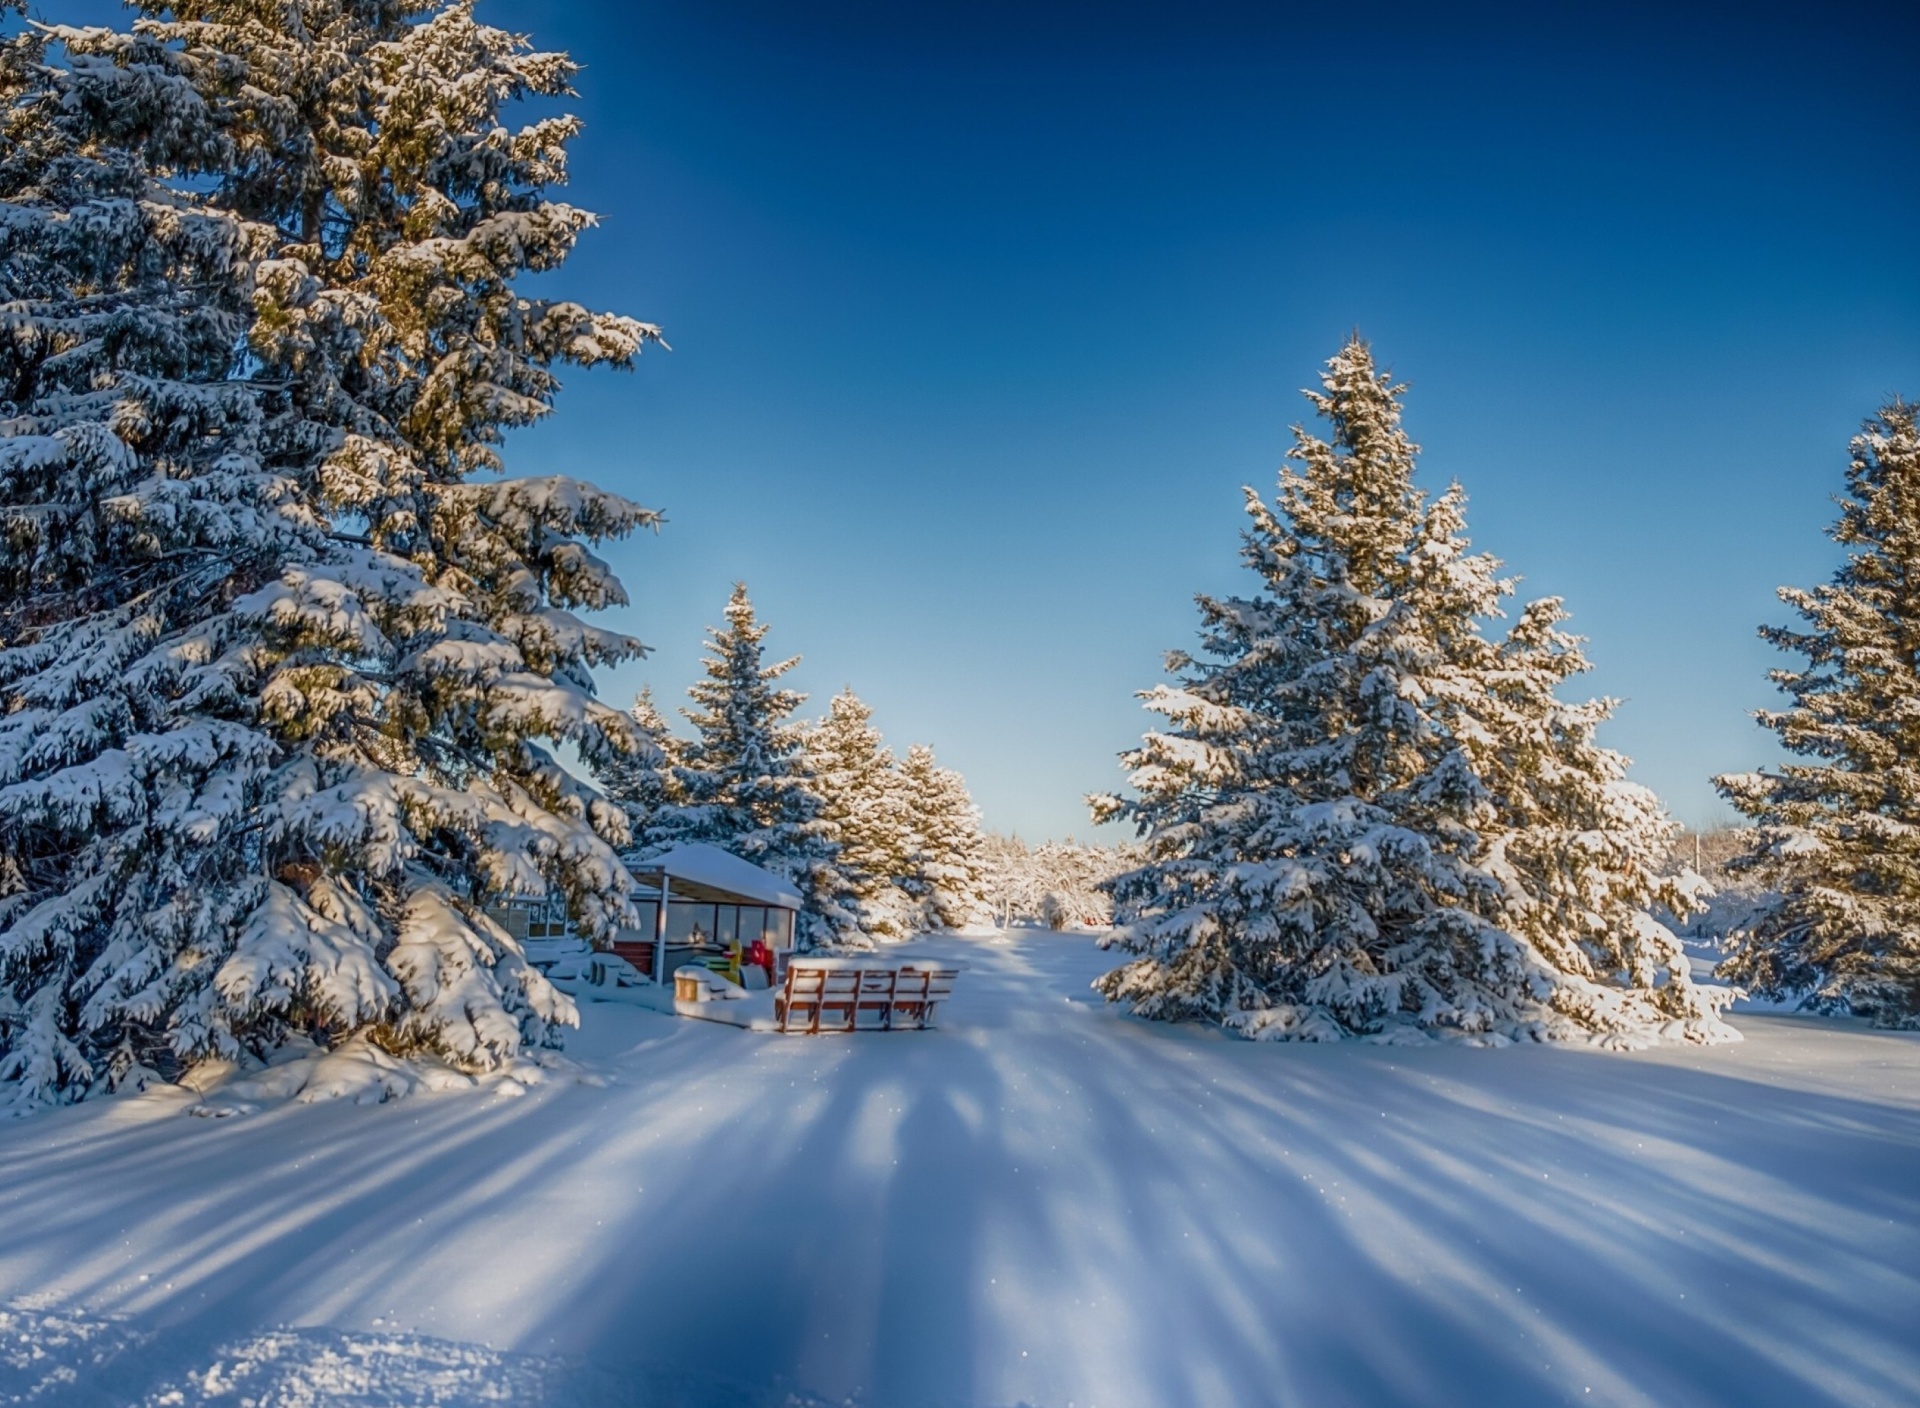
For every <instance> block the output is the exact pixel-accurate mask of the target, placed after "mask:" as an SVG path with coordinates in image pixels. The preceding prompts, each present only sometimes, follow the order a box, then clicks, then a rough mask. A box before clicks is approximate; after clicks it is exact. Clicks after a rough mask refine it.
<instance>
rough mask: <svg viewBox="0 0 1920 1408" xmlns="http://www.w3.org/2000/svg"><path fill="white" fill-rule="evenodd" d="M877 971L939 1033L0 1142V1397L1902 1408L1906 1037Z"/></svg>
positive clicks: (34, 1129) (759, 1042)
mask: <svg viewBox="0 0 1920 1408" xmlns="http://www.w3.org/2000/svg"><path fill="white" fill-rule="evenodd" d="M907 951H909V950H896V951H895V952H901V953H904V952H907ZM910 951H912V952H914V953H916V954H923V955H932V954H937V955H939V956H941V957H945V958H958V959H960V960H961V961H963V962H965V963H966V964H967V972H966V973H965V974H964V975H963V976H962V979H961V982H960V988H959V993H958V996H957V997H956V998H955V1000H954V1002H953V1004H952V1006H951V1008H950V1009H949V1012H948V1014H947V1020H946V1023H945V1028H944V1030H940V1031H935V1032H930V1033H906V1034H900V1035H893V1036H888V1035H878V1034H876V1035H862V1036H857V1037H851V1038H848V1037H839V1038H824V1037H823V1038H815V1039H806V1038H797V1037H777V1036H763V1035H756V1034H751V1033H748V1032H744V1031H739V1030H735V1029H733V1028H729V1027H723V1026H718V1025H714V1024H711V1023H706V1022H690V1021H684V1020H679V1019H676V1018H673V1017H669V1016H665V1015H662V1014H659V1013H656V1012H653V1011H649V1010H646V1009H644V1008H640V1007H635V1006H616V1005H610V1004H609V1005H591V1004H589V1005H585V1006H584V1011H583V1020H584V1023H585V1027H584V1030H583V1031H582V1032H580V1033H578V1034H577V1035H576V1036H575V1037H574V1039H573V1041H572V1043H571V1053H572V1055H574V1056H575V1057H576V1058H577V1059H579V1060H580V1061H581V1062H582V1063H584V1064H585V1065H586V1066H587V1067H588V1068H589V1069H590V1070H592V1071H595V1072H598V1073H601V1074H605V1075H608V1076H610V1077H611V1083H610V1084H606V1085H601V1086H592V1085H586V1084H581V1083H579V1082H578V1081H567V1080H559V1079H556V1080H555V1081H553V1082H550V1083H548V1084H546V1085H542V1086H538V1087H535V1088H533V1089H532V1090H530V1091H528V1092H527V1093H524V1094H521V1095H518V1096H508V1095H505V1094H502V1093H500V1092H498V1091H496V1092H493V1093H472V1092H469V1093H463V1094H419V1095H415V1096H412V1097H410V1098H408V1099H406V1100H402V1101H399V1102H397V1103H394V1104H391V1105H384V1106H377V1107H365V1106H356V1105H350V1104H345V1103H329V1104H322V1105H305V1106H281V1107H269V1108H266V1109H263V1110H262V1111H261V1112H260V1113H257V1114H252V1115H242V1116H239V1117H236V1118H232V1119H226V1120H204V1119H186V1118H182V1116H181V1108H182V1106H181V1101H180V1098H179V1097H177V1096H143V1097H139V1098H135V1099H128V1100H121V1101H114V1102H107V1103H103V1104H98V1105H95V1106H93V1107H91V1108H85V1109H79V1110H69V1111H63V1112H60V1113H57V1114H53V1115H48V1116H38V1117H35V1118H32V1119H28V1120H21V1121H16V1122H13V1123H11V1124H7V1125H0V1405H9V1404H19V1403H33V1404H36V1405H38V1404H86V1405H105V1404H128V1403H145V1404H154V1405H160V1404H180V1405H201V1404H233V1405H236V1408H238V1405H243V1404H257V1405H269V1404H271V1405H283V1404H284V1405H296V1404H302V1405H304V1404H329V1403H348V1404H356V1405H358V1404H369V1405H371V1404H383V1405H384V1404H416V1403H417V1404H429V1403H431V1404H448V1405H456V1404H457V1405H467V1404H482V1403H487V1404H498V1403H551V1404H566V1405H575V1404H611V1405H618V1404H675V1405H689V1406H690V1408H691V1405H699V1406H700V1408H708V1406H709V1405H712V1408H732V1406H733V1405H739V1408H763V1406H764V1408H772V1406H773V1405H786V1404H803V1405H810V1404H825V1403H833V1404H840V1403H843V1402H845V1401H847V1400H849V1399H850V1400H851V1401H852V1402H854V1403H856V1404H859V1405H863V1408H919V1406H920V1405H948V1404H951V1405H976V1404H978V1405H1012V1404H1017V1403H1025V1404H1031V1405H1035V1408H1069V1405H1072V1406H1073V1408H1125V1405H1155V1406H1156V1408H1158V1406H1159V1405H1196V1408H1197V1406H1198V1405H1233V1408H1246V1406H1247V1405H1264V1404H1293V1403H1298V1404H1303V1405H1313V1406H1314V1408H1328V1406H1329V1405H1346V1404H1380V1405H1389V1404H1391V1405H1419V1404H1461V1405H1468V1404H1471V1405H1476V1408H1483V1406H1484V1405H1504V1404H1516V1405H1518V1404H1526V1405H1533V1404H1552V1403H1579V1404H1641V1405H1649V1408H1653V1406H1654V1405H1658V1408H1676V1405H1689V1404H1708V1403H1712V1404H1741V1405H1762V1404H1781V1405H1795V1408H1802V1406H1803V1405H1814V1404H1829V1403H1848V1404H1888V1405H1894V1404H1912V1403H1916V1402H1920V1227H1917V1226H1916V1224H1917V1223H1920V1038H1916V1037H1913V1036H1895V1035H1886V1034H1878V1033H1874V1032H1871V1031H1869V1030H1867V1029H1864V1028H1862V1027H1859V1026H1856V1025H1853V1024H1849V1023H1841V1022H1832V1021H1822V1020H1815V1019H1805V1018H1794V1017H1781V1016H1765V1015H1747V1016H1744V1017H1742V1016H1739V1015H1737V1014H1736V1018H1735V1020H1736V1022H1737V1023H1738V1024H1739V1025H1740V1026H1741V1028H1742V1029H1743V1030H1744V1031H1745V1032H1746V1035H1747V1040H1746V1042H1745V1043H1744V1044H1741V1045H1737V1046H1732V1047H1721V1048H1715V1049H1707V1050H1702V1049H1679V1050H1661V1051H1655V1052H1647V1053H1640V1054H1635V1055H1608V1054H1603V1053H1599V1052H1591V1051H1580V1050H1561V1049H1540V1048H1515V1049H1509V1050H1491V1051H1489V1050H1468V1049H1456V1048H1451V1047H1421V1048H1381V1047H1367V1046H1360V1045H1344V1046H1335V1047H1324V1046H1288V1045H1267V1044H1251V1043H1242V1042H1235V1041H1231V1040H1227V1039H1225V1038H1222V1037H1218V1036H1215V1035H1213V1034H1210V1033H1207V1032H1202V1031H1196V1030H1190V1029H1175V1028H1169V1027H1165V1026H1158V1025H1149V1024H1146V1023H1142V1022H1138V1021H1134V1020H1130V1019H1127V1018H1123V1017H1121V1016H1119V1015H1118V1014H1117V1013H1115V1012H1113V1011H1110V1010H1108V1009H1106V1008H1105V1007H1103V1006H1102V1004H1100V1003H1099V1002H1098V1001H1097V999H1096V998H1095V997H1094V995H1093V994H1092V993H1090V992H1089V991H1088V990H1087V982H1088V980H1089V979H1090V978H1091V977H1092V976H1093V975H1094V974H1095V973H1097V972H1099V971H1100V970H1101V969H1102V968H1103V967H1104V966H1106V965H1107V964H1108V962H1109V959H1108V958H1107V956H1106V955H1103V954H1101V953H1099V952H1098V951H1097V950H1095V949H1094V948H1093V947H1092V945H1091V944H1090V943H1089V942H1088V941H1087V940H1086V939H1085V938H1078V937H1072V936H1058V935H1050V934H1044V933H1037V932H1022V933H1019V934H1017V935H1016V936H1015V938H1014V940H1013V941H1012V942H1010V943H1009V942H1004V941H1001V942H995V941H990V940H987V939H942V940H937V941H924V942H922V943H919V944H916V945H913V946H911V950H910Z"/></svg>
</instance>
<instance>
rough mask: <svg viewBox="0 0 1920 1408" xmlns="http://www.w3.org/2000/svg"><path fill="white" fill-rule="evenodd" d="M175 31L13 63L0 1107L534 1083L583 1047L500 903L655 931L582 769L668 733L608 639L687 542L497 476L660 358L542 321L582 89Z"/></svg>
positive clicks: (275, 16) (450, 12)
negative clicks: (240, 1081)
mask: <svg viewBox="0 0 1920 1408" xmlns="http://www.w3.org/2000/svg"><path fill="white" fill-rule="evenodd" d="M140 8H141V9H142V11H143V15H142V17H141V18H140V19H139V20H137V21H136V23H135V26H134V29H133V31H132V32H131V33H128V32H120V31H114V30H107V29H87V30H81V29H67V28H62V29H55V30H52V31H49V32H48V33H49V34H50V36H51V37H52V38H53V39H55V40H57V41H58V42H59V43H60V44H61V45H63V46H64V49H65V52H66V54H67V56H68V59H67V62H66V63H65V64H64V65H53V64H44V63H38V62H36V61H34V60H35V58H36V57H37V56H35V55H34V54H33V50H34V46H36V45H40V44H43V43H44V42H45V40H44V39H41V38H38V37H35V36H29V37H28V38H27V39H24V40H21V41H19V42H18V43H17V44H15V45H14V47H13V48H12V49H11V50H10V51H9V57H8V60H7V73H8V77H7V79H6V80H5V81H6V82H8V83H9V84H10V85H12V86H13V88H14V91H15V94H17V95H19V96H20V98H21V101H19V102H17V103H14V104H12V105H11V106H10V110H9V112H10V115H9V118H8V121H9V124H10V132H9V136H10V141H9V144H8V149H7V154H6V164H7V174H6V176H5V180H6V181H7V190H6V192H5V197H6V200H7V206H6V212H7V218H6V219H5V220H4V221H3V222H0V226H4V231H3V232H0V239H5V240H7V241H8V242H9V250H8V254H7V258H6V260H5V261H4V262H5V271H6V272H5V274H4V275H3V276H0V277H4V278H6V279H7V280H8V281H9V282H10V284H11V285H12V286H11V288H10V290H9V293H8V297H9V299H10V300H22V301H21V302H17V303H16V304H15V306H17V307H21V308H23V310H24V314H23V318H24V321H23V331H22V332H21V334H20V335H18V336H16V337H15V338H13V339H12V340H11V343H10V345H9V346H8V347H7V348H6V349H5V350H4V351H0V359H4V360H5V373H6V376H5V380H6V385H7V388H8V395H9V399H10V401H11V414H10V417H9V418H8V420H7V421H6V423H5V426H4V428H0V514H4V523H5V531H6V533H7V537H8V543H9V549H10V551H9V560H8V565H7V568H6V571H5V581H4V591H5V597H4V600H3V601H0V641H3V645H0V842H3V843H4V844H3V845H0V851H3V852H4V853H5V854H6V855H7V856H8V857H10V858H12V861H13V863H12V865H11V867H10V868H9V870H8V872H7V874H6V876H5V877H4V879H0V884H4V886H5V887H6V889H7V891H8V893H6V894H5V895H4V897H3V898H0V1076H4V1077H6V1078H10V1079H12V1080H13V1081H15V1082H17V1083H18V1088H19V1089H20V1090H22V1091H23V1092H24V1093H25V1094H26V1095H27V1096H28V1097H29V1098H31V1099H35V1100H60V1099H68V1098H73V1097H75V1096H77V1095H79V1094H82V1093H85V1092H87V1091H89V1090H93V1089H98V1088H102V1086H103V1085H106V1084H110V1083H112V1082H114V1081H116V1080H120V1079H124V1078H127V1077H129V1076H131V1077H136V1078H137V1077H139V1076H140V1075H141V1073H142V1072H144V1070H146V1069H147V1068H155V1069H159V1070H161V1071H162V1072H165V1073H171V1072H172V1071H174V1070H177V1069H178V1068H179V1067H180V1066H181V1065H182V1064H184V1063H186V1062H189V1061H191V1060H193V1059H196V1058H198V1057H201V1056H206V1055H221V1056H228V1057H238V1056H244V1055H245V1054H247V1053H248V1052H249V1051H253V1052H259V1051H263V1050H264V1049H266V1048H268V1047H270V1046H272V1045H273V1044H274V1043H276V1042H277V1041H279V1040H280V1039H281V1038H282V1036H283V1035H285V1034H286V1033H288V1032H290V1031H307V1030H312V1029H319V1030H321V1031H323V1032H324V1033H325V1034H327V1035H328V1036H329V1037H330V1038H331V1039H333V1040H336V1041H337V1040H341V1039H344V1038H345V1037H346V1036H348V1035H351V1034H363V1035H366V1034H370V1035H372V1036H373V1037H374V1038H375V1039H377V1040H378V1041H379V1042H380V1043H382V1044H383V1045H385V1046H386V1047H388V1048H389V1049H390V1050H393V1051H395V1052H398V1053H407V1052H413V1051H425V1052H433V1053H437V1054H439V1055H440V1056H442V1057H445V1058H446V1059H449V1060H451V1061H453V1062H455V1063H456V1064H459V1065H462V1066H464V1067H466V1068H469V1069H483V1068H487V1067H490V1066H494V1065H497V1064H499V1063H500V1062H502V1061H505V1060H507V1059H510V1058H511V1057H512V1056H513V1055H514V1054H515V1053H516V1052H517V1051H518V1050H519V1049H520V1047H521V1046H522V1044H523V1043H526V1042H529V1041H534V1042H538V1041H544V1040H548V1039H549V1038H550V1035H551V1029H552V1027H553V1026H554V1024H557V1023H565V1022H568V1021H571V1020H572V1019H573V1016H572V1009H571V1004H570V1003H569V1002H568V1001H567V999H566V998H565V997H564V996H562V995H560V994H558V993H556V992H554V991H553V990H552V989H551V988H549V987H548V986H547V985H546V984H545V982H544V980H542V979H541V978H540V976H539V974H538V973H537V972H535V971H534V970H532V969H531V968H530V967H528V966H527V965H526V964H525V963H524V962H523V961H521V959H520V956H519V955H518V953H517V951H516V950H515V949H514V947H513V944H512V941H511V940H510V939H508V938H507V936H505V935H504V934H503V933H502V932H501V931H500V930H499V929H498V928H497V927H496V926H494V925H493V924H491V923H490V922H489V921H488V920H486V918H485V917H484V915H483V914H482V913H481V908H480V907H481V905H482V904H483V903H484V901H485V900H486V899H487V898H489V897H491V896H492V895H494V894H496V893H498V892H500V891H528V890H533V891H537V890H541V889H544V888H546V887H548V886H554V887H557V888H558V889H559V890H560V891H561V892H562V893H564V894H565V895H566V897H567V899H568V901H569V904H570V906H571V908H572V909H573V911H574V913H575V915H576V917H577V918H578V919H579V920H580V921H581V922H582V924H583V925H584V926H585V927H587V928H588V929H589V930H590V931H595V932H599V931H605V930H608V929H610V928H611V927H612V926H613V925H614V924H616V923H617V922H619V921H620V920H621V919H622V918H623V917H624V916H629V915H630V913H631V911H630V908H629V906H628V904H627V899H626V892H627V887H628V885H629V883H630V882H629V881H628V879H627V876H626V874H625V871H624V870H623V868H622V867H621V866H620V865H619V863H618V861H617V858H616V857H615V855H614V853H613V850H612V844H611V843H616V842H618V841H620V840H622V839H624V835H625V828H624V825H623V824H622V819H621V817H620V814H619V812H618V810H617V809H616V808H614V807H612V806H610V805H609V804H606V803H605V802H604V801H602V800H601V799H599V798H598V797H597V795H596V794H594V793H592V792H591V791H590V790H589V789H586V788H584V787H583V786H581V785H580V784H579V783H578V782H576V781H575V780H574V779H573V778H571V777H570V775H569V774H568V773H567V772H566V771H565V770H564V769H563V768H561V767H560V766H559V765H558V763H557V761H556V760H555V759H554V757H553V755H552V754H551V752H550V751H549V749H548V747H547V746H546V744H547V742H550V741H561V740H568V741H572V742H573V743H575V744H576V745H577V746H578V747H579V748H580V749H581V751H582V752H583V754H584V755H585V756H587V757H588V758H589V759H590V760H598V759H600V758H603V757H606V756H608V755H609V754H610V753H611V752H612V751H614V750H617V749H619V748H622V747H626V746H630V744H631V738H630V734H629V731H628V728H627V725H626V722H625V720H624V719H623V718H622V717H621V716H620V715H619V714H618V713H617V712H616V711H612V710H608V709H605V708H604V707H603V706H601V705H599V704H598V703H596V702H595V701H594V700H593V699H592V697H591V681H590V677H589V675H588V670H589V667H590V666H592V665H593V664H595V663H599V662H601V661H609V660H617V659H620V658H623V657H625V656H628V655H631V654H633V653H635V652H636V651H637V650H638V649H639V646H638V643H637V642H634V641H632V640H631V639H629V638H627V637H623V636H618V635H614V634H612V633H608V632H604V631H600V630H597V629H595V628H593V627H590V626H588V625H586V624H585V623H584V622H582V621H581V620H580V619H579V618H578V617H577V616H575V615H574V614H573V612H574V611H575V610H576V609H578V608H595V607H601V606H605V605H609V604H614V603H618V602H621V601H624V599H625V598H624V596H623V594H622V593H621V591H620V588H619V585H618V583H617V582H616V581H615V580H614V579H613V577H612V576H611V574H610V573H609V572H608V570H607V569H606V567H605V565H604V564H603V563H601V562H600V561H599V560H598V559H597V558H596V557H594V555H593V554H592V553H591V552H590V551H588V550H587V547H586V546H585V544H586V543H587V542H590V541H592V540H594V539H597V538H602V537H607V536H615V535H619V534H621V533H624V532H627V531H630V530H631V529H633V528H635V527H637V526H641V525H644V524H648V523H651V522H653V521H654V516H653V515H652V514H650V513H649V512H647V511H646V510H643V509H640V508H638V507H637V506H635V505H632V504H630V503H627V502H625V501H624V500H621V499H618V498H616V497H614V496H611V495H607V494H604V493H601V492H599V491H596V490H593V489H591V488H590V487H588V486H585V485H580V484H577V483H574V482H571V481H567V480H559V479H517V480H507V481H499V482H493V483H478V482H472V476H473V475H474V474H475V473H476V472H477V471H485V470H492V469H497V468H499V467H500V462H499V455H498V446H499V444H500V442H501V439H502V437H503V434H504V432H505V430H506V429H508V428H510V427H513V426H517V425H525V424H528V423H530V422H531V421H533V420H535V419H537V418H539V417H540V416H542V415H544V414H546V413H547V411H548V409H549V406H550V403H551V399H552V395H553V393H554V391H555V390H556V388H557V385H558V383H557V380H556V377H555V373H554V367H555V366H556V365H557V364H560V363H573V364H578V365H590V364H593V363H597V362H606V363H611V364H613V365H625V364H627V363H628V362H630V361H631V360H632V358H633V357H634V356H635V355H636V354H637V353H638V352H639V350H640V348H641V347H642V345H643V344H644V343H645V342H646V341H649V340H652V339H654V338H655V337H656V336H657V334H656V333H655V331H654V330H653V329H652V328H650V327H648V326H646V325H644V324H639V323H635V322H632V321H631V320H627V319H622V318H614V317H608V316H605V315H599V314H593V313H589V312H587V311H586V310H584V309H582V308H580V307H578V306H577V305H573V304H568V303H551V302H545V301H541V300H536V299H529V298H528V297H526V296H525V295H524V294H523V293H521V292H519V291H518V290H517V288H516V279H517V278H518V276H519V275H520V274H522V273H523V272H529V271H540V270H545V269H550V268H553V267H555V266H556V265H557V264H558V263H559V262H560V261H561V260H562V259H564V258H565V256H566V254H567V252H568V251H569V250H570V249H571V247H572V244H573V242H574V240H575V238H576V237H577V235H578V234H579V233H580V231H581V230H583V229H584V228H585V227H586V226H587V225H588V224H589V223H590V217H589V216H587V215H585V214H584V213H583V212H580V211H577V210H574V209H572V208H571V207H568V206H565V205H562V204H559V203H557V202H554V201H552V200H550V199H549V198H548V196H547V194H546V192H547V190H548V188H550V187H552V186H554V185H557V184H560V183H562V182H563V181H564V179H565V145H566V142H567V140H568V139H569V138H570V137H571V136H572V135H573V132H574V131H575V124H574V122H573V121H572V119H569V118H564V117H553V118H545V119H541V120H538V121H535V122H533V123H531V124H530V125H528V126H525V127H521V128H513V127H510V126H508V125H507V124H506V123H505V121H504V120H503V119H504V116H505V109H506V108H507V107H508V106H509V105H510V104H512V103H513V102H514V101H516V100H518V99H520V98H525V97H543V98H545V97H558V96H562V95H564V94H565V93H566V92H567V91H568V87H567V85H568V79H569V77H570V75H571V73H572V71H573V69H572V65H571V64H570V63H569V62H568V61H567V60H566V59H565V58H564V57H563V56H559V55H551V54H537V53H532V52H530V51H529V50H528V48H527V46H526V45H525V43H524V42H523V41H521V40H518V39H516V38H515V37H513V36H511V35H508V34H505V33H503V32H502V31H499V30H496V29H491V28H489V27H487V26H483V25H480V24H478V23H477V22H476V21H475V20H474V18H473V16H472V14H471V11H470V9H469V8H467V7H465V6H458V5H455V6H447V5H441V4H392V3H381V4H374V3H371V0H303V3H299V4H290V5H285V6H274V7H267V8H265V9H263V8H262V7H260V6H258V5H255V4H251V3H245V0H207V3H202V4H196V5H194V6H192V7H191V8H189V7H184V6H180V7H172V6H167V5H162V4H157V3H148V4H143V5H142V6H141V7H140ZM28 323H30V324H31V325H32V327H31V330H30V331H27V330H24V328H25V324H28Z"/></svg>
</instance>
